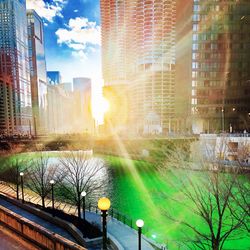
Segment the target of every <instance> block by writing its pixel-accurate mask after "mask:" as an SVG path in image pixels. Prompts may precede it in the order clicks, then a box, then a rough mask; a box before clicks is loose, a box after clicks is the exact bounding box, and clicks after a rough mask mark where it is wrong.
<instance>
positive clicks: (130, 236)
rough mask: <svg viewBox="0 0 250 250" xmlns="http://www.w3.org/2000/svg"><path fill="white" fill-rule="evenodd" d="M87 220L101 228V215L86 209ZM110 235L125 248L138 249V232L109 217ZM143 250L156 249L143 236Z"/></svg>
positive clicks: (127, 249)
mask: <svg viewBox="0 0 250 250" xmlns="http://www.w3.org/2000/svg"><path fill="white" fill-rule="evenodd" d="M86 220H87V221H89V222H90V223H95V224H97V225H98V227H99V228H101V227H102V226H101V223H102V222H101V216H100V215H98V214H96V213H92V212H87V211H86ZM107 230H108V235H109V236H111V237H112V238H115V240H116V241H117V242H118V243H119V245H120V246H121V248H122V249H124V250H136V249H138V233H137V232H136V231H135V230H133V229H132V228H130V227H129V226H127V225H124V224H123V223H121V222H120V221H118V220H116V219H114V218H111V217H108V222H107ZM142 250H154V248H153V247H152V246H151V245H150V244H149V243H148V242H147V241H146V240H145V239H144V238H143V237H142Z"/></svg>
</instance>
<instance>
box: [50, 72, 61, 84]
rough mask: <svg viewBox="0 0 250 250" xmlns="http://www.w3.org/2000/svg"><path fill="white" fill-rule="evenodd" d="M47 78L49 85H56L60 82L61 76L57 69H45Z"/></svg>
mask: <svg viewBox="0 0 250 250" xmlns="http://www.w3.org/2000/svg"><path fill="white" fill-rule="evenodd" d="M47 78H48V83H49V84H50V85H58V84H60V83H62V77H61V73H60V72H59V71H47Z"/></svg>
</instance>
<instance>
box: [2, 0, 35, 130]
mask: <svg viewBox="0 0 250 250" xmlns="http://www.w3.org/2000/svg"><path fill="white" fill-rule="evenodd" d="M0 57H1V60H0V96H1V98H0V100H1V101H0V129H1V132H4V133H8V134H13V133H16V132H18V133H22V132H29V131H30V130H31V126H32V125H31V123H32V109H31V88H30V69H29V56H28V39H27V17H26V2H25V1H23V0H0Z"/></svg>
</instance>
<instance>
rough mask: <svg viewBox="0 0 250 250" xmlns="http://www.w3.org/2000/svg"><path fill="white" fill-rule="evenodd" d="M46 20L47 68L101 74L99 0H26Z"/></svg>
mask: <svg viewBox="0 0 250 250" xmlns="http://www.w3.org/2000/svg"><path fill="white" fill-rule="evenodd" d="M26 2H27V8H32V9H35V10H36V12H37V13H38V14H39V15H40V16H41V17H42V18H43V20H44V24H45V28H44V31H45V51H46V62H47V70H59V71H60V72H61V74H62V80H63V81H64V82H69V81H72V78H73V77H80V76H87V77H91V78H96V79H99V78H101V48H100V40H101V39H100V6H99V0H26Z"/></svg>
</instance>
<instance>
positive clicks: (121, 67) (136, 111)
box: [101, 0, 176, 134]
mask: <svg viewBox="0 0 250 250" xmlns="http://www.w3.org/2000/svg"><path fill="white" fill-rule="evenodd" d="M175 4H176V3H175V1H168V0H164V1H162V0H158V1H144V0H140V1H130V0H124V1H118V0H109V1H105V0H102V1H101V19H102V48H103V50H102V64H103V78H104V85H106V86H112V85H122V84H125V85H127V91H126V92H127V101H126V103H127V104H128V107H126V108H125V110H129V113H128V114H125V115H127V116H128V120H127V121H125V122H126V123H127V124H128V123H129V124H133V126H129V127H130V128H132V127H133V128H132V130H133V132H136V133H144V134H147V133H148V130H147V129H146V128H148V118H147V117H148V115H150V114H152V113H154V115H153V116H151V117H158V118H157V121H155V122H158V123H159V124H158V125H159V126H158V127H160V130H157V131H152V132H153V133H167V132H170V131H171V130H172V128H173V127H175V125H174V123H175V121H174V120H175V117H174V100H175V97H174V82H175V78H174V76H175V18H176V6H175ZM122 89H124V88H122ZM121 107H122V108H123V107H124V105H122V106H121ZM124 112H125V111H124V110H118V111H117V115H120V116H121V115H122V114H124ZM124 120H125V119H124Z"/></svg>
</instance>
